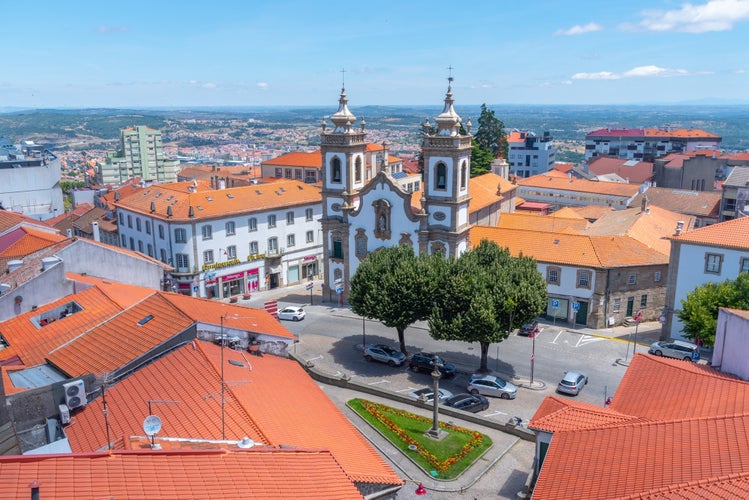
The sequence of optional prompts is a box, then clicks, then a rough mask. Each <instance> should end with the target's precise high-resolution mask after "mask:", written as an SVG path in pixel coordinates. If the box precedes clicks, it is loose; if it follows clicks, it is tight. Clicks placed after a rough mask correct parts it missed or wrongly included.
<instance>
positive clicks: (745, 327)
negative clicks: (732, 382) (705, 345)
mask: <svg viewBox="0 0 749 500" xmlns="http://www.w3.org/2000/svg"><path fill="white" fill-rule="evenodd" d="M747 359H749V319H747V318H745V317H742V316H740V315H737V314H735V313H734V312H732V311H728V310H726V309H723V308H721V309H720V310H719V312H718V328H717V330H716V332H715V346H714V348H713V356H712V360H711V364H712V366H715V367H717V368H718V369H719V370H720V371H722V372H726V373H730V374H732V375H736V376H737V377H740V378H741V379H742V380H749V363H747V362H746V360H747Z"/></svg>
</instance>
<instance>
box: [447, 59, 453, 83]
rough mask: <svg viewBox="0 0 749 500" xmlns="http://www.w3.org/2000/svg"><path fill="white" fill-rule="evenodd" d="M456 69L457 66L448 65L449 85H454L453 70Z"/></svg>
mask: <svg viewBox="0 0 749 500" xmlns="http://www.w3.org/2000/svg"><path fill="white" fill-rule="evenodd" d="M454 69H455V68H453V67H452V64H451V65H450V66H448V67H447V70H448V73H447V82H448V83H447V85H448V86H450V85H452V83H453V80H454V78H453V70H454Z"/></svg>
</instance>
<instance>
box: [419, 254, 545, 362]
mask: <svg viewBox="0 0 749 500" xmlns="http://www.w3.org/2000/svg"><path fill="white" fill-rule="evenodd" d="M442 273H443V274H442V276H441V279H440V287H439V289H438V290H439V291H438V293H437V295H436V300H435V304H434V308H433V310H432V315H431V318H430V320H429V327H430V332H431V335H432V337H434V338H435V339H441V340H462V341H464V342H478V343H479V344H480V346H481V362H480V366H479V371H480V372H487V371H489V370H488V363H487V358H488V352H489V345H490V344H492V343H494V342H502V341H503V340H504V339H506V338H507V336H508V335H509V333H510V332H511V331H512V330H513V329H515V328H516V327H518V326H520V325H522V324H523V323H526V322H528V321H530V320H531V319H533V318H535V317H536V316H538V315H539V314H541V313H542V312H543V311H544V308H545V307H546V300H547V291H546V282H545V280H544V278H543V276H542V275H541V273H539V272H538V269H537V267H536V262H535V260H534V259H532V258H529V257H524V256H522V255H520V256H519V257H513V256H512V255H511V254H510V253H509V251H508V250H507V249H502V248H500V247H499V246H498V245H497V244H496V243H493V242H489V241H482V242H481V243H480V244H479V245H478V246H477V247H476V248H474V249H473V250H471V251H470V252H466V253H465V254H463V255H462V256H461V257H460V258H458V259H457V260H453V261H448V262H447V265H446V266H444V269H443V270H442Z"/></svg>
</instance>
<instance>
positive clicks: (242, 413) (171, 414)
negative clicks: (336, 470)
mask: <svg viewBox="0 0 749 500" xmlns="http://www.w3.org/2000/svg"><path fill="white" fill-rule="evenodd" d="M221 359H222V349H221V348H220V347H219V346H217V345H214V344H212V343H208V342H202V341H195V342H193V343H192V344H191V345H187V346H184V347H181V348H179V349H177V350H175V351H173V352H171V353H169V354H167V355H165V356H163V357H161V358H159V359H158V360H156V361H154V362H153V363H151V364H149V365H147V366H146V367H144V368H142V369H140V370H139V371H137V372H135V373H134V374H132V375H131V376H129V377H127V378H125V379H123V380H122V381H120V382H118V383H116V384H115V385H113V386H111V388H109V389H108V390H107V405H108V408H109V425H110V435H111V439H117V438H118V436H131V435H142V423H143V418H145V416H146V415H147V411H148V406H147V402H148V400H149V399H151V400H173V401H179V403H178V404H164V405H158V406H157V408H158V410H157V411H156V412H155V413H158V415H159V416H160V417H161V419H162V422H163V427H162V430H161V432H160V433H159V436H160V437H162V438H165V437H179V438H189V437H192V438H200V439H221V432H222V431H221V427H222V424H221V421H222V419H221V404H220V401H221V377H220V367H221ZM223 359H224V370H223V371H224V380H225V381H226V385H225V427H226V438H227V439H233V440H238V439H241V438H242V437H243V436H248V437H249V438H250V439H252V440H253V441H255V442H259V443H263V444H267V445H272V446H278V445H281V444H283V445H286V446H298V447H301V448H320V449H329V450H330V451H331V452H332V454H333V456H334V457H335V459H336V460H337V461H338V462H339V463H340V464H341V466H342V467H343V469H344V471H345V472H346V474H348V475H349V477H350V478H351V479H352V480H353V481H356V482H369V483H378V484H393V485H398V484H402V481H401V480H400V478H399V477H398V476H397V475H396V474H395V473H394V472H393V470H392V469H391V468H390V467H389V466H388V465H387V464H386V463H385V461H384V460H383V459H382V458H381V457H380V456H379V455H378V454H377V452H376V451H375V450H374V449H373V448H372V447H371V445H370V444H369V443H368V442H367V441H366V440H365V438H364V437H363V436H362V435H361V434H359V432H358V431H357V430H356V429H355V428H354V426H353V425H352V424H351V423H350V422H349V421H348V420H347V419H346V417H345V416H344V415H343V414H342V413H341V412H340V411H339V410H338V408H337V407H336V406H335V404H334V403H333V402H332V401H330V399H328V397H327V396H326V395H325V394H324V393H323V392H322V390H321V389H320V388H319V387H318V385H317V383H315V382H314V381H313V380H312V379H311V378H310V377H309V376H308V375H307V373H306V372H305V371H304V370H303V369H302V368H301V367H300V366H299V364H298V363H296V362H295V361H293V360H290V359H285V358H280V357H277V356H272V355H265V356H262V357H255V356H249V357H248V356H246V354H245V353H242V352H238V351H233V350H231V349H224V350H223ZM280 394H282V395H283V397H279V395H280ZM300 408H303V409H304V411H300ZM134 409H139V410H134ZM101 411H102V404H101V398H97V399H95V400H94V401H92V402H90V404H89V405H88V406H87V407H86V408H85V409H83V410H82V411H80V412H78V413H77V414H76V425H74V426H70V427H68V428H67V433H68V437H69V440H70V444H71V447H72V449H73V451H74V452H81V451H93V450H97V449H100V448H101V447H102V446H104V445H105V444H106V443H105V441H106V432H105V429H104V424H103V419H102V418H101ZM310 415H314V416H315V418H309V416H310Z"/></svg>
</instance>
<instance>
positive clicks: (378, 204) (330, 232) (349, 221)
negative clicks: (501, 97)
mask: <svg viewBox="0 0 749 500" xmlns="http://www.w3.org/2000/svg"><path fill="white" fill-rule="evenodd" d="M449 80H450V84H452V78H450V79H449ZM453 103H454V100H453V96H452V89H451V85H449V86H448V89H447V94H446V96H445V104H444V109H443V110H442V113H440V114H439V116H437V117H436V119H435V121H436V126H434V127H433V126H432V125H431V124H430V123H429V121H428V120H427V121H426V122H425V123H424V125H423V126H422V130H423V135H422V156H423V169H424V170H423V183H422V186H423V187H422V190H421V191H419V192H415V193H409V192H406V191H405V190H404V189H403V188H401V187H400V185H399V184H398V182H397V181H396V180H395V179H394V178H393V176H392V172H391V169H390V167H389V165H388V162H387V158H388V155H387V151H385V152H384V154H383V160H382V162H381V164H380V165H379V168H378V171H377V173H376V174H375V175H374V176H373V177H372V179H371V180H367V179H366V176H365V153H366V147H367V143H366V132H365V127H364V120H362V121H361V124H360V126H359V127H355V126H354V123H355V121H356V117H355V116H354V115H353V114H352V113H351V111H349V109H348V99H347V96H346V91H345V89H342V90H341V95H340V99H339V107H338V111H336V112H335V114H333V115H332V116H331V117H330V120H331V121H332V122H333V127H332V130H331V129H330V128H329V127H328V125H327V123H326V122H325V120H324V119H323V122H322V133H321V146H320V149H321V154H322V167H323V168H322V203H323V206H322V218H321V219H320V221H321V225H322V231H323V254H324V259H325V284H324V290H323V293H324V295H325V297H326V299H327V300H331V301H333V300H340V301H341V302H342V301H343V300H345V298H346V297H347V296H348V286H349V281H350V279H351V277H352V276H353V275H354V273H355V272H356V269H357V267H358V265H359V263H360V262H361V261H362V260H363V259H365V258H366V256H367V255H368V254H369V253H371V252H374V251H376V250H378V249H380V248H385V247H391V246H393V245H403V244H405V245H410V246H411V247H412V248H413V249H414V252H415V253H416V254H417V255H418V254H421V253H430V254H432V253H437V252H442V253H444V254H445V255H448V256H456V257H457V256H459V255H460V254H462V253H463V252H465V251H467V250H468V233H469V229H470V226H471V224H470V221H469V201H470V195H469V184H470V182H469V177H470V171H471V135H470V128H471V124H470V120H469V122H468V123H467V124H466V130H467V133H466V134H461V133H460V129H461V118H460V116H458V114H457V113H456V112H455V110H454V109H453ZM414 197H418V198H419V199H418V200H415V199H414V200H413V201H412V198H414Z"/></svg>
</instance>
